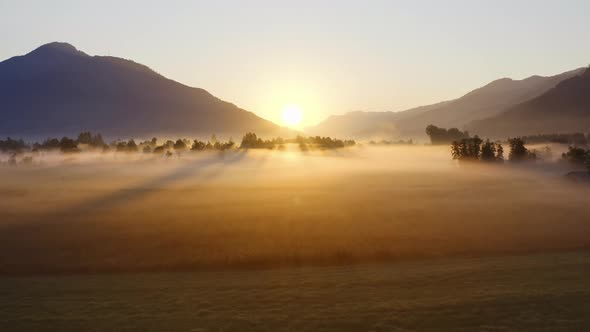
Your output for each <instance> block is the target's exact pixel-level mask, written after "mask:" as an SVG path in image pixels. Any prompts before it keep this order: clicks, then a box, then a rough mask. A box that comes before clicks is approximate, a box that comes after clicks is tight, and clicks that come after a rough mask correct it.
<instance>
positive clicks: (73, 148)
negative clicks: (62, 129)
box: [59, 136, 80, 153]
mask: <svg viewBox="0 0 590 332" xmlns="http://www.w3.org/2000/svg"><path fill="white" fill-rule="evenodd" d="M59 148H60V150H61V151H62V152H66V153H70V152H79V151H80V150H78V143H76V141H74V140H73V139H71V138H69V137H65V136H64V137H62V139H61V140H60V141H59Z"/></svg>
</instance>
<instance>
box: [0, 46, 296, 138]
mask: <svg viewBox="0 0 590 332" xmlns="http://www.w3.org/2000/svg"><path fill="white" fill-rule="evenodd" d="M0 111H1V112H2V115H3V121H2V122H1V123H0V135H21V136H48V135H55V136H59V135H65V134H69V135H73V134H76V133H77V132H79V131H84V130H91V131H97V132H102V133H103V134H104V135H106V136H115V137H131V136H146V137H147V136H151V135H191V136H205V135H207V136H208V135H211V134H213V133H215V134H217V135H223V136H238V135H243V134H244V133H246V132H248V131H254V132H257V133H258V134H259V135H263V136H274V135H280V134H282V133H285V132H286V131H288V130H287V129H286V128H282V127H280V126H278V125H276V124H274V123H272V122H270V121H268V120H265V119H262V118H260V117H258V116H257V115H255V114H254V113H252V112H248V111H246V110H243V109H241V108H239V107H237V106H236V105H234V104H232V103H229V102H226V101H223V100H221V99H219V98H217V97H215V96H213V95H212V94H210V93H209V92H207V91H206V90H204V89H201V88H194V87H190V86H187V85H184V84H182V83H179V82H176V81H174V80H171V79H169V78H166V77H164V76H163V75H160V74H158V73H157V72H156V71H154V70H152V69H151V68H149V67H148V66H145V65H143V64H139V63H136V62H134V61H132V60H127V59H122V58H118V57H112V56H97V55H94V56H90V55H88V54H86V53H84V52H82V51H79V50H77V49H76V47H74V46H73V45H71V44H68V43H60V42H54V43H49V44H45V45H42V46H40V47H38V48H36V49H35V50H33V51H31V52H29V53H27V54H25V55H21V56H15V57H11V58H9V59H7V60H5V61H2V62H0Z"/></svg>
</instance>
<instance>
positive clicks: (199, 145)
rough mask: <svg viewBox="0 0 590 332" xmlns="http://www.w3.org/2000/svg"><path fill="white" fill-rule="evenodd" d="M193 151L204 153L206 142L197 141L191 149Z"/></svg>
mask: <svg viewBox="0 0 590 332" xmlns="http://www.w3.org/2000/svg"><path fill="white" fill-rule="evenodd" d="M191 150H193V151H203V150H205V142H203V141H199V140H197V139H196V140H194V142H193V146H192V147H191Z"/></svg>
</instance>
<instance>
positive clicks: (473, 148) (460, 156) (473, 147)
mask: <svg viewBox="0 0 590 332" xmlns="http://www.w3.org/2000/svg"><path fill="white" fill-rule="evenodd" d="M508 144H509V145H510V153H509V155H508V160H509V161H511V162H523V161H532V160H536V159H537V152H536V151H535V150H529V149H527V148H526V146H525V144H526V142H525V141H524V140H523V139H522V138H520V137H516V138H510V139H508ZM451 154H452V155H453V159H456V160H460V161H484V162H503V161H504V147H503V146H502V144H501V143H500V142H491V141H490V140H489V139H486V140H485V141H484V140H482V139H481V138H479V137H478V136H477V135H475V136H474V137H469V138H463V139H461V140H460V141H454V142H453V143H452V144H451Z"/></svg>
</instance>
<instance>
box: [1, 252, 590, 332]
mask: <svg viewBox="0 0 590 332" xmlns="http://www.w3.org/2000/svg"><path fill="white" fill-rule="evenodd" d="M589 266H590V254H589V253H588V252H571V253H561V254H541V255H524V256H502V257H486V258H462V259H457V258H450V259H449V258H441V259H434V260H433V259H429V260H418V261H413V262H403V263H396V264H377V265H376V264H361V265H354V266H325V267H300V268H295V267H289V268H280V269H271V270H227V271H210V272H190V273H150V274H98V275H87V274H85V275H74V276H30V277H18V278H17V277H3V278H0V294H1V295H2V301H0V329H1V330H3V331H15V332H18V331H63V332H67V331H81V330H83V331H474V330H477V331H585V330H588V329H589V328H590V319H589V318H588V317H590V315H589V314H590V304H589V303H590V301H588V299H590V281H589V279H588V267H589Z"/></svg>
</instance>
